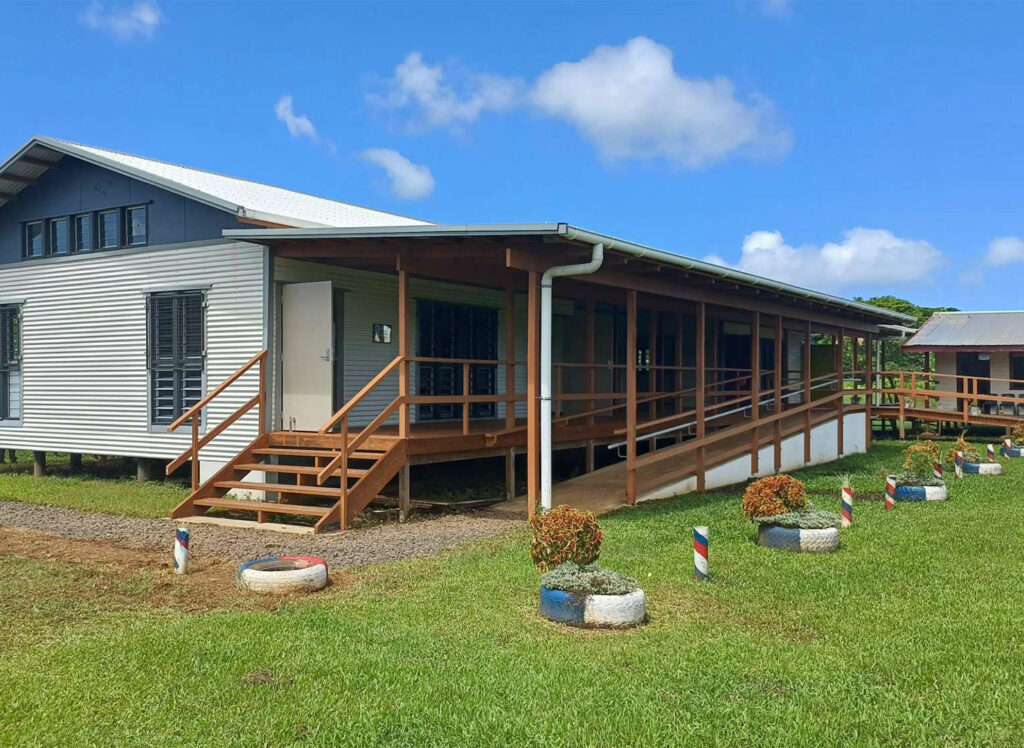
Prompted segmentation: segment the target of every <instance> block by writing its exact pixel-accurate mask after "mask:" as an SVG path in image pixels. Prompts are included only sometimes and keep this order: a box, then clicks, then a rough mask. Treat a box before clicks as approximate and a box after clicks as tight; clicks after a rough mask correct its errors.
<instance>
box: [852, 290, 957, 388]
mask: <svg viewBox="0 0 1024 748" xmlns="http://www.w3.org/2000/svg"><path fill="white" fill-rule="evenodd" d="M854 301H859V302H861V303H863V304H871V306H877V307H881V308H882V309H888V310H890V311H893V312H899V313H900V314H906V315H909V316H911V317H913V318H914V322H913V323H908V325H907V326H908V327H920V326H921V325H923V324H924V323H925V322H927V321H928V319H929V318H930V317H931V316H932V315H933V314H935V313H936V312H958V311H960V310H959V309H957V308H956V307H951V306H918V305H917V304H915V303H913V302H912V301H907V300H906V299H901V298H899V297H898V296H872V297H871V298H870V299H864V298H861V297H860V296H855V297H854ZM902 342H903V341H902V340H899V339H892V340H885V341H883V342H882V350H883V351H884V353H883V355H884V358H885V367H886V369H888V370H890V371H893V370H899V371H923V370H924V354H923V353H904V352H903V351H902V350H900V344H901V343H902ZM879 363H880V362H876V363H875V365H876V367H877V366H878V365H879ZM879 368H880V367H879Z"/></svg>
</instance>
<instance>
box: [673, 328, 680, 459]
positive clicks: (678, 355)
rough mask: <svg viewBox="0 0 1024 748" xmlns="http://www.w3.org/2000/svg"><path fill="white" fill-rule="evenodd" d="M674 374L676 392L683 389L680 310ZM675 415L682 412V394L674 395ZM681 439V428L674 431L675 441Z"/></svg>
mask: <svg viewBox="0 0 1024 748" xmlns="http://www.w3.org/2000/svg"><path fill="white" fill-rule="evenodd" d="M676 325H678V327H677V329H676V375H675V376H674V377H673V378H672V381H673V382H675V390H676V392H680V391H681V390H682V389H683V313H682V312H680V313H679V314H677V315H676ZM675 412H676V415H679V414H680V413H682V412H683V396H682V395H677V396H676V408H675ZM682 440H683V430H682V429H679V430H678V431H676V441H677V442H681V441H682Z"/></svg>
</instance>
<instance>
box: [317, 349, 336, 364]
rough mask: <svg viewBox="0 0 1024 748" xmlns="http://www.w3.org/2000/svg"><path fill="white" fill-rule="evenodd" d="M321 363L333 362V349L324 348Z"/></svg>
mask: <svg viewBox="0 0 1024 748" xmlns="http://www.w3.org/2000/svg"><path fill="white" fill-rule="evenodd" d="M320 360H321V361H333V360H334V347H333V346H331V347H330V348H325V349H324V353H323V355H322V356H321V357H320Z"/></svg>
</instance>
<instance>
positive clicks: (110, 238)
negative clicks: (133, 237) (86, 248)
mask: <svg viewBox="0 0 1024 748" xmlns="http://www.w3.org/2000/svg"><path fill="white" fill-rule="evenodd" d="M117 214H118V211H116V210H105V211H103V212H102V213H100V249H114V248H116V247H120V246H121V237H120V236H119V232H118V223H119V221H118V215H117Z"/></svg>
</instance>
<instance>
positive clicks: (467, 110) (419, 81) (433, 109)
mask: <svg viewBox="0 0 1024 748" xmlns="http://www.w3.org/2000/svg"><path fill="white" fill-rule="evenodd" d="M523 86H524V84H523V82H522V81H520V80H519V79H516V78H506V77H503V76H500V75H491V74H486V73H483V74H479V73H478V74H474V75H468V74H460V73H459V72H458V71H455V72H453V71H451V70H445V68H444V66H443V65H428V64H427V63H425V62H424V61H423V55H422V53H420V52H410V53H409V54H408V55H407V56H406V58H405V60H403V61H402V62H401V63H399V64H398V65H396V66H395V71H394V75H393V77H392V78H391V79H390V80H389V81H388V91H387V93H386V94H384V95H376V94H375V95H371V96H369V97H368V100H369V101H370V103H371V104H373V105H375V106H378V107H380V108H383V109H403V108H407V107H408V108H410V109H413V110H415V111H416V119H417V122H416V124H417V125H418V126H420V127H422V128H425V129H430V128H435V127H444V128H448V129H451V130H455V131H458V130H460V128H461V127H462V126H463V125H465V124H467V123H469V122H474V121H476V120H477V119H478V118H479V117H480V115H481V114H482V113H483V112H485V111H495V112H501V111H506V110H508V109H511V108H513V107H514V106H516V105H517V104H518V103H519V101H520V100H521V98H522V91H523Z"/></svg>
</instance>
